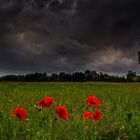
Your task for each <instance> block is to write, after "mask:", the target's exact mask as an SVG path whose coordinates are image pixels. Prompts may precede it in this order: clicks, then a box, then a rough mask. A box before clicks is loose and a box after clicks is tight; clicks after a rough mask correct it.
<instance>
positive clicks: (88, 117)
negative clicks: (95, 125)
mask: <svg viewBox="0 0 140 140" xmlns="http://www.w3.org/2000/svg"><path fill="white" fill-rule="evenodd" d="M83 115H84V118H86V119H93V117H92V114H91V113H90V112H88V111H85V112H84V114H83Z"/></svg>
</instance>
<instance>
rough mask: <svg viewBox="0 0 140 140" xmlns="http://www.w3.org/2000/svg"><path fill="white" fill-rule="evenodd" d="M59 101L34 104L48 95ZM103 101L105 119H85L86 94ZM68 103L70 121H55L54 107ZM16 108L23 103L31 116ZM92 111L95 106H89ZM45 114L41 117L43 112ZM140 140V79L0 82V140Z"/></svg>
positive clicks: (102, 110) (101, 108)
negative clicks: (22, 116)
mask: <svg viewBox="0 0 140 140" xmlns="http://www.w3.org/2000/svg"><path fill="white" fill-rule="evenodd" d="M48 95H49V96H52V97H53V98H54V99H55V105H53V106H52V107H50V109H43V111H42V113H41V112H40V111H39V110H38V108H37V107H36V106H35V104H36V102H37V101H40V100H41V99H43V98H44V97H46V96H48ZM89 95H95V96H96V97H97V98H98V99H99V100H100V101H101V102H102V106H101V107H100V108H99V110H100V111H101V112H102V115H103V118H102V120H100V121H98V122H95V121H93V120H86V121H85V120H84V118H83V112H84V111H85V110H86V108H87V104H86V98H87V96H89ZM58 105H64V106H66V107H67V108H68V111H69V120H68V121H63V120H60V119H57V120H56V116H55V114H54V109H55V108H56V107H57V106H58ZM15 107H24V108H26V110H27V112H28V116H27V120H26V121H24V122H20V121H19V119H18V118H11V116H12V110H13V109H14V108H15ZM88 110H89V111H91V112H94V110H95V108H94V107H92V108H89V109H88ZM42 115H43V116H42ZM30 139H31V140H38V139H40V140H139V139H140V85H139V84H138V83H133V84H131V83H120V84H118V83H117V84H116V83H0V140H30Z"/></svg>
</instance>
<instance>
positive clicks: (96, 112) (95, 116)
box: [93, 110, 102, 121]
mask: <svg viewBox="0 0 140 140" xmlns="http://www.w3.org/2000/svg"><path fill="white" fill-rule="evenodd" d="M101 118H102V113H101V112H100V111H99V110H96V111H95V112H94V113H93V119H94V120H95V121H98V120H100V119H101Z"/></svg>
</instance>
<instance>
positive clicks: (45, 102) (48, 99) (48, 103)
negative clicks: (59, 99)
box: [37, 96, 54, 108]
mask: <svg viewBox="0 0 140 140" xmlns="http://www.w3.org/2000/svg"><path fill="white" fill-rule="evenodd" d="M37 104H38V105H39V106H42V107H44V108H49V107H50V106H52V105H53V104H54V99H53V98H52V97H50V96H47V97H46V98H44V99H43V100H41V101H39V102H37Z"/></svg>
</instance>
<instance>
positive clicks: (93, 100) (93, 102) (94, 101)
mask: <svg viewBox="0 0 140 140" xmlns="http://www.w3.org/2000/svg"><path fill="white" fill-rule="evenodd" d="M87 104H88V106H89V107H90V106H95V107H99V106H100V105H101V102H100V101H99V100H98V99H97V98H96V97H95V96H89V97H88V98H87Z"/></svg>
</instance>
